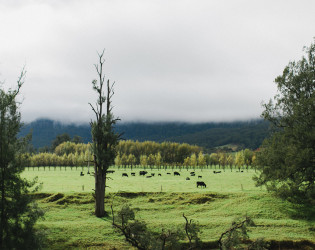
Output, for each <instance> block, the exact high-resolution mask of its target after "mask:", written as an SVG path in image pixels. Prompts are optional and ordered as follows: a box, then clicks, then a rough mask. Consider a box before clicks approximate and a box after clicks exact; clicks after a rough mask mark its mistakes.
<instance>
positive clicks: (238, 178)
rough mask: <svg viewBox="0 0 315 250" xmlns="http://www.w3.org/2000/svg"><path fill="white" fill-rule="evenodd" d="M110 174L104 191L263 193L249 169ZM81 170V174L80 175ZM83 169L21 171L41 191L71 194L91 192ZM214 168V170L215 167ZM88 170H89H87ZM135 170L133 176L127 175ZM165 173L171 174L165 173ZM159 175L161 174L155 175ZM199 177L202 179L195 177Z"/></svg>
mask: <svg viewBox="0 0 315 250" xmlns="http://www.w3.org/2000/svg"><path fill="white" fill-rule="evenodd" d="M112 170H115V172H114V173H113V174H109V175H108V176H109V177H110V179H109V180H108V181H107V185H108V186H109V188H108V189H107V191H108V192H161V191H162V192H201V193H207V192H222V193H227V192H228V193H230V192H233V193H235V192H236V193H238V192H242V193H244V192H246V193H253V192H254V193H259V192H261V193H264V190H263V189H262V188H257V187H255V184H254V182H253V180H252V177H253V175H254V174H255V172H254V171H253V170H249V171H248V172H247V171H246V170H244V172H242V173H241V172H236V170H233V172H231V170H227V169H226V170H225V172H224V171H223V170H221V173H220V174H213V169H203V170H201V169H196V170H193V169H189V170H186V169H182V170H179V169H174V170H170V169H167V170H164V169H162V170H158V169H153V170H150V169H146V171H148V175H151V174H152V173H154V174H155V176H154V177H151V178H146V177H145V176H139V171H140V170H143V169H138V168H136V169H132V170H131V169H130V168H127V169H126V170H125V169H117V168H113V169H112ZM81 171H82V172H83V173H84V176H80V173H81ZM87 171H88V170H87V168H83V170H82V168H81V167H79V168H77V169H76V168H73V169H72V170H71V169H70V167H67V168H64V167H62V168H59V167H58V168H56V169H55V170H54V168H51V169H50V170H49V169H48V167H46V168H45V170H44V168H43V167H41V168H35V170H33V168H30V169H29V170H28V169H27V170H26V171H24V173H23V175H22V176H23V177H25V178H27V179H32V178H34V177H35V176H38V179H39V180H38V181H39V182H41V183H43V187H42V189H41V192H45V193H55V192H62V193H73V192H91V191H92V189H93V188H94V178H93V176H92V175H88V174H87ZM174 171H177V172H179V173H180V176H174V174H173V172H174ZM192 171H194V172H195V173H196V176H190V172H192ZM216 171H218V169H217V170H216ZM90 172H92V171H91V170H90ZM132 172H135V173H136V176H131V173H132ZM123 173H127V174H128V177H122V174H123ZM167 173H171V174H170V175H168V174H167ZM158 174H161V175H162V176H158ZM198 176H202V178H198ZM187 177H189V178H190V180H186V178H187ZM196 181H204V182H205V183H206V185H207V188H198V189H197V187H196Z"/></svg>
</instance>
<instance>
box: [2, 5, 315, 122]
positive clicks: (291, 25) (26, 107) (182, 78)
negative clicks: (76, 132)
mask: <svg viewBox="0 0 315 250" xmlns="http://www.w3.org/2000/svg"><path fill="white" fill-rule="evenodd" d="M0 33H1V38H0V80H1V81H2V82H5V84H4V87H5V88H8V87H14V86H15V84H16V80H17V77H18V75H19V73H20V70H21V69H22V67H23V66H24V65H25V66H26V70H27V77H26V81H25V84H24V86H23V89H22V92H21V97H23V104H22V107H21V112H22V119H23V120H24V121H26V122H29V121H32V120H34V119H37V118H42V117H45V118H52V119H56V120H60V121H65V122H80V123H81V122H89V121H90V119H91V118H94V117H93V112H92V110H91V108H90V106H89V105H88V103H89V102H92V103H94V102H95V101H96V95H95V93H94V92H93V90H92V85H91V81H92V80H93V79H95V78H96V77H97V75H96V71H95V68H94V64H95V63H97V60H98V56H97V51H102V50H103V49H104V48H105V58H106V62H105V72H106V77H107V78H109V79H110V81H115V82H116V84H115V95H114V98H113V104H114V110H113V111H114V114H115V115H116V116H119V117H120V118H121V119H122V121H187V122H208V121H231V120H244V119H252V118H258V117H259V116H260V114H261V112H262V107H261V102H262V101H268V100H269V99H270V98H271V97H273V96H274V95H275V93H276V85H275V83H274V79H275V77H276V76H278V75H280V74H281V73H282V71H283V69H284V67H285V66H286V65H287V64H288V62H289V61H293V60H299V59H300V58H301V56H302V55H303V51H302V49H303V46H305V45H306V46H308V45H310V44H311V43H312V42H313V41H314V40H313V37H314V36H315V1H314V0H299V1H297V0H294V1H290V0H277V1H271V0H257V1H253V0H243V1H239V0H191V1H186V0H165V1H164V0H125V1H122V0H90V1H84V0H67V1H64V0H49V1H48V0H46V1H45V0H10V1H9V0H8V1H5V0H0Z"/></svg>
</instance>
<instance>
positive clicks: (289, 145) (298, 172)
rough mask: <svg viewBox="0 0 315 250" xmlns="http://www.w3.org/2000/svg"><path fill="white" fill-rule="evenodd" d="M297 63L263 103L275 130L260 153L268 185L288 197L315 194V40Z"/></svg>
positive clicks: (261, 177) (261, 178)
mask: <svg viewBox="0 0 315 250" xmlns="http://www.w3.org/2000/svg"><path fill="white" fill-rule="evenodd" d="M305 52H306V55H305V56H303V57H302V59H301V60H300V61H298V62H290V63H289V64H288V66H286V67H285V69H284V71H283V73H282V75H280V76H278V77H277V78H276V79H275V82H276V84H277V87H278V94H277V95H276V96H275V97H274V101H272V100H270V101H269V103H267V104H265V105H264V108H265V111H264V112H263V114H262V116H263V117H264V118H265V119H266V120H268V121H270V122H271V123H272V124H273V127H274V133H273V134H272V136H271V137H270V138H268V139H266V140H265V141H264V143H263V145H262V148H261V150H260V152H259V154H258V155H257V163H258V167H259V169H260V170H261V174H260V175H259V177H257V178H256V181H257V184H258V185H266V186H267V188H268V189H269V190H276V191H277V192H278V193H279V194H280V195H282V196H283V197H287V198H292V197H294V198H297V197H304V198H306V199H309V200H312V199H313V200H314V196H315V184H314V181H315V92H314V90H315V43H313V44H311V46H310V47H308V48H306V49H305Z"/></svg>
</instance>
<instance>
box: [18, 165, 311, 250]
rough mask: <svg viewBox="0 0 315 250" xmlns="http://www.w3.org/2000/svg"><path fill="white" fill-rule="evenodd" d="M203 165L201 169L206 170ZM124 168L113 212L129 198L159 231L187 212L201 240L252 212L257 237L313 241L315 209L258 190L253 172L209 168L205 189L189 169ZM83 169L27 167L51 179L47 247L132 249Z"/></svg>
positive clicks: (43, 198)
mask: <svg viewBox="0 0 315 250" xmlns="http://www.w3.org/2000/svg"><path fill="white" fill-rule="evenodd" d="M198 171H200V170H197V175H199V174H200V173H201V171H200V173H199V172H198ZM122 172H124V171H116V172H115V173H114V174H113V175H112V178H113V180H111V181H110V182H109V185H110V186H111V188H110V189H109V190H110V192H109V194H108V196H107V197H106V204H105V207H106V210H107V211H108V212H110V204H113V206H114V209H115V211H118V210H119V209H120V207H121V206H122V205H124V204H129V205H131V207H132V208H133V209H134V210H135V211H137V214H136V217H137V218H138V219H140V220H144V221H145V222H146V223H147V224H148V226H149V227H150V228H151V229H152V230H156V231H160V230H162V228H171V227H174V226H182V227H183V226H184V219H183V217H182V215H183V213H184V214H185V215H186V216H187V217H188V218H189V219H193V220H195V221H198V222H199V224H200V226H201V235H200V236H201V239H202V241H205V242H214V241H216V240H218V238H219V237H220V235H221V233H222V232H224V230H226V229H227V228H228V227H229V226H230V225H231V222H232V221H233V220H234V219H235V218H238V217H244V216H245V215H248V216H250V217H252V219H253V220H254V222H255V223H256V227H251V228H250V233H249V235H250V238H251V239H257V238H261V237H263V238H265V239H266V240H277V241H285V240H289V241H302V240H308V241H314V238H315V234H314V231H315V223H314V217H312V212H314V210H311V208H309V209H308V210H304V212H303V213H301V208H298V207H293V206H292V205H291V204H290V203H287V202H285V201H282V200H279V199H277V198H275V197H273V196H272V195H271V194H269V193H266V192H265V191H264V190H260V189H259V188H256V187H255V186H254V183H253V182H252V180H251V177H252V175H253V173H252V172H249V173H246V172H244V173H242V175H241V173H230V172H226V173H222V174H221V175H214V174H213V173H211V172H210V171H208V172H207V171H203V172H202V176H203V177H202V180H203V181H205V182H206V183H207V188H206V189H200V188H199V189H197V188H196V186H195V181H196V180H197V176H196V177H195V181H193V180H190V181H186V180H185V177H186V175H187V176H188V175H189V173H188V172H187V173H186V172H182V173H181V176H179V177H177V176H169V175H162V177H157V176H155V177H152V178H150V179H147V178H143V177H139V176H136V177H132V178H133V179H132V178H131V177H128V178H126V177H121V173H122ZM79 173H80V171H79V170H78V171H58V170H57V171H50V172H49V171H47V170H46V171H39V172H37V171H26V172H25V173H24V176H26V177H27V178H32V177H33V176H35V175H38V176H39V180H40V181H43V183H44V184H43V190H42V191H41V192H42V193H41V194H37V198H38V202H39V204H40V206H41V207H42V208H43V209H44V210H45V211H46V215H45V220H43V221H40V222H39V223H38V224H37V226H38V227H39V228H42V229H44V230H45V231H46V235H47V241H48V247H47V248H49V249H65V248H93V249H95V248H102V249H104V248H105V249H113V248H117V249H130V245H128V244H127V243H126V242H125V240H124V238H123V237H122V236H121V234H120V233H119V232H117V231H115V230H114V229H113V228H112V226H111V220H112V218H111V215H110V216H109V217H107V218H105V219H99V218H96V217H95V216H94V215H93V211H94V200H93V197H92V191H91V189H92V188H93V178H92V177H90V176H86V175H85V176H83V177H80V176H79ZM162 173H163V172H162ZM154 178H155V179H154ZM158 178H160V179H158ZM82 185H84V186H85V188H84V191H83V190H82ZM89 185H90V186H91V189H89V187H90V186H89ZM161 186H162V192H160V191H161ZM65 187H67V189H66V188H65ZM62 188H63V189H62ZM75 188H77V189H78V190H75ZM80 189H81V190H80ZM172 190H174V191H172ZM305 211H307V212H305ZM307 213H309V214H307ZM183 228H184V227H183ZM310 249H311V248H310Z"/></svg>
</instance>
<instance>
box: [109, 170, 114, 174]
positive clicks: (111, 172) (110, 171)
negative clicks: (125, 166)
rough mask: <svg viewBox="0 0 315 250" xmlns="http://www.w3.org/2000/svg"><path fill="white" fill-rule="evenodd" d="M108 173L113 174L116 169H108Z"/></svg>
mask: <svg viewBox="0 0 315 250" xmlns="http://www.w3.org/2000/svg"><path fill="white" fill-rule="evenodd" d="M107 173H108V174H113V173H115V170H107Z"/></svg>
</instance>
